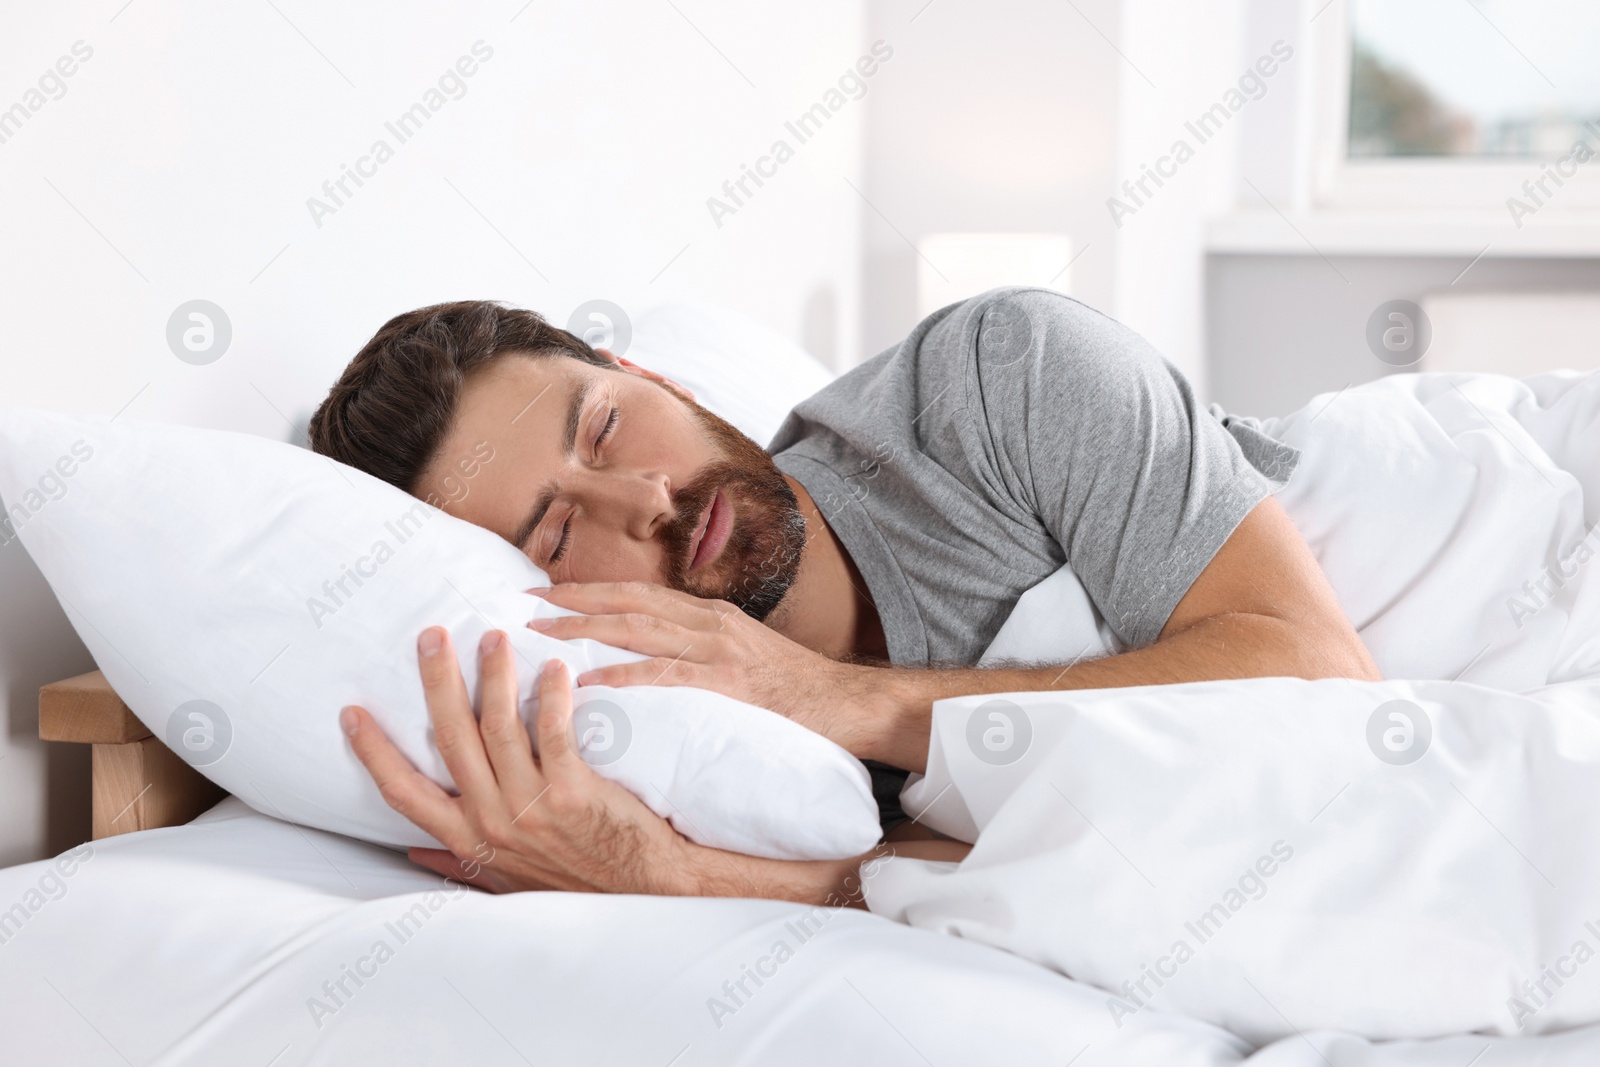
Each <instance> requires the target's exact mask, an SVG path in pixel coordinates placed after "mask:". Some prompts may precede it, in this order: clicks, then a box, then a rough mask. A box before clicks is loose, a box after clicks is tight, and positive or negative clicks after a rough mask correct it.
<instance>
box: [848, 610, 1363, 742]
mask: <svg viewBox="0 0 1600 1067" xmlns="http://www.w3.org/2000/svg"><path fill="white" fill-rule="evenodd" d="M1353 638H1354V634H1353V632H1352V633H1351V634H1350V639H1346V638H1344V637H1343V635H1340V634H1330V635H1324V636H1323V637H1321V638H1319V637H1317V636H1313V635H1307V634H1305V633H1304V632H1303V631H1302V630H1301V629H1300V628H1297V627H1296V626H1294V625H1293V624H1291V623H1288V622H1285V621H1284V620H1282V619H1279V618H1276V617H1273V616H1269V615H1255V614H1248V613H1225V614H1221V615H1214V616H1211V617H1209V618H1206V619H1202V620H1200V621H1199V622H1196V623H1195V624H1193V625H1192V626H1189V627H1188V628H1186V629H1184V630H1181V631H1179V632H1177V633H1175V634H1171V635H1168V636H1166V637H1163V638H1162V639H1161V640H1160V641H1158V642H1157V643H1155V644H1153V645H1150V646H1148V647H1146V648H1141V649H1136V650H1134V651H1131V652H1124V653H1122V654H1120V655H1115V656H1103V657H1100V658H1098V659H1085V660H1081V661H1077V662H1073V663H1067V664H1057V665H1053V666H1047V667H995V668H973V669H926V670H916V669H913V670H906V669H900V668H883V667H862V668H859V671H860V672H861V673H858V674H857V675H856V681H857V684H858V686H859V687H860V690H861V692H862V700H863V704H864V706H865V707H866V708H868V709H869V710H868V718H869V721H870V722H871V723H872V724H873V728H872V729H871V730H869V731H866V732H865V733H864V738H865V741H864V743H863V745H862V746H861V750H860V751H857V752H856V754H857V755H858V756H860V757H861V758H863V759H875V760H880V761H882V762H884V763H888V764H891V765H892V766H895V767H902V768H905V769H906V770H912V771H918V772H923V771H926V769H927V757H928V740H929V737H930V734H931V731H932V721H933V702H934V701H936V700H942V699H944V698H946V697H956V696H971V695H974V694H981V693H1010V692H1034V691H1039V690H1048V689H1110V688H1116V687H1119V686H1135V685H1168V684H1174V683H1178V682H1196V681H1207V680H1211V679H1221V678H1262V677H1272V676H1287V677H1297V678H1362V679H1367V680H1376V679H1378V678H1379V677H1380V676H1379V674H1378V671H1377V668H1376V667H1375V666H1374V665H1373V663H1372V660H1371V658H1370V657H1369V656H1368V655H1367V653H1366V650H1365V649H1364V648H1363V647H1362V646H1361V644H1360V641H1359V640H1358V639H1354V640H1352V639H1353Z"/></svg>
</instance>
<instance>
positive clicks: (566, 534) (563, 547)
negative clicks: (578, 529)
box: [550, 518, 572, 564]
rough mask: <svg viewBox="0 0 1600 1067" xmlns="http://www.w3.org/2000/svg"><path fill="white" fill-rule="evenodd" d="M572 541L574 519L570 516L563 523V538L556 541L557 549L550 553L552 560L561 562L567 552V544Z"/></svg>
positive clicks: (552, 561)
mask: <svg viewBox="0 0 1600 1067" xmlns="http://www.w3.org/2000/svg"><path fill="white" fill-rule="evenodd" d="M571 543H572V520H571V519H570V518H569V519H567V521H566V522H564V523H562V524H561V540H560V541H559V542H557V543H556V550H555V551H554V552H552V553H550V562H551V563H552V564H554V563H560V562H561V557H562V556H565V555H566V554H567V546H568V545H569V544H571Z"/></svg>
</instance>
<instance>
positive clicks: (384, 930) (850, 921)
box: [0, 375, 1600, 1067]
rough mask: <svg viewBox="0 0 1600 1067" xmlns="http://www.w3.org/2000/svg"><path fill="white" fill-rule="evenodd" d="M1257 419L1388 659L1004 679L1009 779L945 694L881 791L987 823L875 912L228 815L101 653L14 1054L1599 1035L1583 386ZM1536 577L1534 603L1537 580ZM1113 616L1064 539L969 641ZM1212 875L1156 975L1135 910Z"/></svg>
mask: <svg viewBox="0 0 1600 1067" xmlns="http://www.w3.org/2000/svg"><path fill="white" fill-rule="evenodd" d="M1267 429H1268V430H1269V432H1273V433H1275V434H1277V435H1279V436H1282V437H1283V438H1284V439H1286V440H1289V441H1290V442H1291V443H1295V444H1297V445H1299V446H1301V447H1303V448H1304V449H1305V450H1306V456H1305V459H1304V461H1303V468H1302V469H1303V470H1304V471H1306V472H1309V476H1308V477H1307V478H1303V479H1299V480H1297V481H1296V482H1293V483H1291V486H1290V487H1289V488H1288V489H1287V490H1285V492H1284V493H1283V494H1280V496H1281V499H1283V502H1284V504H1285V507H1286V509H1287V510H1289V511H1290V513H1291V515H1292V516H1293V517H1294V518H1295V520H1296V522H1297V523H1298V524H1299V525H1300V527H1301V529H1302V531H1303V532H1304V533H1305V534H1306V536H1307V538H1308V541H1310V543H1311V544H1312V546H1313V548H1314V549H1315V550H1316V551H1317V553H1318V556H1319V559H1320V560H1321V561H1322V563H1323V566H1324V568H1325V570H1327V572H1328V573H1329V576H1330V579H1331V580H1332V581H1333V583H1334V586H1335V588H1336V590H1337V591H1338V592H1339V594H1340V597H1341V601H1342V602H1343V603H1344V605H1345V607H1346V609H1347V611H1348V612H1349V614H1350V616H1351V618H1352V620H1353V621H1354V622H1355V623H1356V625H1357V628H1358V629H1359V630H1360V631H1361V633H1362V634H1363V636H1364V638H1365V639H1366V640H1367V642H1368V644H1369V647H1370V648H1371V649H1372V651H1373V654H1374V657H1375V659H1376V660H1377V661H1378V663H1379V665H1380V666H1381V668H1382V669H1383V671H1384V673H1385V675H1386V676H1387V677H1389V678H1391V679H1401V680H1397V681H1389V682H1383V683H1353V682H1346V681H1342V680H1331V681H1328V682H1315V683H1313V682H1299V681H1296V680H1292V679H1250V680H1245V681H1242V682H1221V683H1193V684H1189V685H1183V686H1164V687H1142V688H1139V689H1129V690H1102V691H1096V692H1084V693H1076V694H1074V693H1067V692H1046V693H1034V694H1008V695H1006V698H1005V699H1007V700H1009V702H1010V703H1009V707H1010V708H1012V709H1014V710H1015V713H1020V714H1024V715H1027V716H1028V717H1030V719H1031V721H1032V723H1033V724H1034V731H1033V734H1032V737H1033V741H1032V747H1031V749H1029V750H1028V751H1027V752H1026V753H1025V759H1022V760H1021V761H1020V762H1018V763H1017V764H1016V766H1015V768H1012V769H1011V770H1009V771H1008V772H1007V773H1005V774H999V773H997V772H998V771H999V770H1000V769H1001V768H997V767H996V766H994V765H993V764H991V763H988V762H986V761H984V760H983V759H981V758H975V757H976V752H975V751H974V750H972V748H971V746H970V745H969V744H967V743H966V742H965V741H964V739H965V738H966V737H967V736H968V734H967V731H968V727H969V725H970V723H971V722H972V721H973V720H974V716H977V715H980V714H984V713H985V709H986V708H989V709H990V710H992V705H993V702H994V700H995V699H998V698H993V697H988V698H961V699H956V700H950V701H941V702H940V703H939V704H938V705H936V707H935V721H934V737H933V745H932V748H931V750H930V761H929V769H928V774H927V775H926V776H925V777H923V778H922V779H920V780H916V781H913V782H912V783H911V785H910V786H909V787H908V791H907V793H906V794H905V797H906V799H907V801H908V809H909V810H915V811H917V812H919V813H920V814H919V818H922V819H923V821H925V822H926V823H928V824H929V825H932V826H935V827H936V828H939V829H941V830H943V831H944V832H947V833H949V834H950V835H951V836H954V837H958V838H962V839H964V840H968V841H973V840H976V841H977V844H976V847H975V848H974V850H973V852H972V854H971V855H970V856H969V858H968V860H967V861H964V862H963V863H962V864H959V865H956V864H939V863H932V862H927V861H917V860H910V859H904V858H898V859H893V860H890V861H887V862H886V863H885V864H884V865H883V866H882V867H881V873H878V874H875V875H874V876H873V877H871V878H868V879H866V880H865V881H866V893H867V899H868V903H869V905H870V906H871V909H872V911H871V912H870V913H869V912H862V911H855V910H837V909H826V908H808V907H804V906H800V905H792V904H783V903H777V902H772V901H757V900H737V899H734V900H727V899H718V900H711V899H682V898H647V897H628V896H610V897H605V896H584V895H574V894H561V893H524V894H514V895H508V896H501V897H495V896H490V895H487V894H483V893H480V892H477V891H475V890H469V889H465V888H463V887H460V886H457V885H453V884H450V883H446V882H444V881H441V880H440V879H439V878H438V877H437V876H435V875H433V874H430V873H428V872H426V871H423V870H421V869H419V868H416V867H414V866H412V865H410V864H409V863H407V862H406V860H405V859H404V857H403V855H401V854H399V853H398V852H396V851H393V850H390V849H387V848H383V847H379V846H376V845H371V844H365V843H362V842H360V841H356V840H353V839H351V838H348V837H343V836H340V835H338V834H334V833H328V832H324V831H321V830H316V829H311V828H308V827H306V826H302V825H296V824H294V823H290V822H287V821H283V820H279V819H276V818H273V817H271V816H270V815H268V814H263V813H261V812H259V811H256V810H252V809H251V808H250V807H247V806H246V805H245V804H244V803H243V802H242V801H241V800H240V799H238V798H235V797H226V798H223V799H221V800H220V802H219V801H217V793H216V792H215V791H213V790H210V789H209V787H208V784H207V783H206V782H205V780H204V779H203V778H200V776H199V775H197V774H195V772H193V771H192V770H190V769H189V767H188V766H187V765H185V764H183V763H182V762H181V761H177V760H176V758H175V757H171V754H170V753H164V750H163V748H162V747H161V746H162V742H161V741H160V740H159V739H158V738H155V737H151V736H146V734H147V733H148V731H144V730H143V729H142V728H141V727H140V725H139V722H138V720H136V719H132V718H131V717H130V716H129V715H128V714H127V708H126V706H125V705H123V703H122V701H121V700H120V699H119V698H118V696H117V694H116V692H115V691H114V690H113V689H112V687H111V686H109V685H108V684H106V682H105V680H104V678H96V677H94V676H87V677H84V678H79V679H73V680H66V681H65V682H63V683H61V684H58V685H55V686H51V687H47V688H46V692H45V693H44V694H42V714H41V730H42V731H45V732H47V734H48V736H53V737H56V738H59V739H62V740H66V741H75V742H79V743H92V744H95V745H96V758H95V768H96V781H95V790H96V799H95V810H96V820H95V839H94V840H92V841H90V842H87V843H85V844H84V845H82V846H79V847H78V848H76V849H73V850H69V852H67V853H64V854H63V855H62V856H60V857H57V858H55V859H53V860H45V861H40V862H38V863H32V864H25V865H21V866H17V867H12V868H9V869H6V870H3V871H0V1028H3V1029H0V1032H3V1033H4V1034H5V1038H4V1041H5V1049H6V1058H7V1059H8V1060H14V1061H17V1062H37V1061H62V1062H71V1063H83V1064H99V1063H107V1064H114V1063H129V1064H140V1065H144V1064H186V1063H194V1064H211V1063H228V1064H234V1063H258V1064H264V1065H275V1067H288V1065H291V1064H315V1063H339V1064H363V1063H374V1064H378V1063H382V1064H394V1063H428V1064H436V1063H458V1062H459V1063H463V1064H465V1063H472V1064H497V1063H507V1064H512V1063H546V1062H555V1063H567V1062H576V1063H596V1064H603V1063H619V1064H621V1063H626V1064H647V1065H648V1064H659V1065H662V1067H673V1065H689V1064H696V1063H700V1064H743V1063H752V1064H753V1063H760V1064H785V1063H795V1064H815V1063H831V1062H844V1063H872V1064H901V1063H904V1064H990V1063H1006V1064H1035V1063H1037V1064H1055V1065H1057V1067H1060V1065H1072V1064H1079V1065H1090V1064H1097V1063H1098V1064H1128V1065H1142V1064H1151V1065H1154V1064H1163V1065H1169V1064H1240V1063H1248V1064H1251V1065H1255V1067H1298V1065H1305V1067H1312V1065H1316V1064H1327V1065H1329V1067H1345V1065H1352V1067H1354V1065H1357V1064H1360V1065H1368V1064H1371V1065H1383V1064H1393V1065H1417V1067H1421V1065H1430V1067H1431V1065H1447V1064H1458V1065H1461V1067H1469V1065H1471V1064H1476V1063H1483V1064H1528V1065H1532V1064H1566V1063H1572V1064H1581V1063H1594V1062H1600V964H1595V965H1590V966H1588V967H1587V968H1586V967H1584V964H1585V963H1587V961H1588V960H1589V959H1590V958H1592V957H1593V956H1595V955H1596V953H1595V952H1594V951H1593V950H1592V948H1591V949H1590V950H1589V951H1588V952H1587V953H1583V954H1578V953H1575V952H1574V951H1573V943H1574V941H1575V940H1585V939H1587V941H1588V942H1591V943H1592V944H1600V932H1593V933H1592V932H1590V930H1589V927H1588V926H1587V925H1585V924H1586V923H1588V924H1594V925H1595V928H1596V930H1600V912H1595V910H1594V901H1595V899H1597V897H1600V850H1597V849H1595V848H1594V847H1593V846H1594V842H1595V835H1594V834H1593V831H1592V828H1591V825H1592V824H1591V820H1590V815H1589V813H1591V812H1593V811H1594V810H1596V809H1597V808H1600V580H1597V579H1595V578H1594V577H1593V575H1594V574H1595V573H1600V568H1588V567H1587V566H1586V565H1587V562H1588V560H1589V559H1590V558H1591V556H1592V555H1593V553H1588V552H1583V553H1580V552H1579V551H1578V548H1581V547H1582V546H1584V545H1588V544H1590V542H1591V540H1593V541H1595V543H1597V544H1600V534H1597V533H1596V530H1597V529H1600V526H1597V524H1600V465H1597V456H1600V449H1596V448H1594V442H1595V441H1596V440H1597V439H1600V377H1590V378H1581V377H1579V376H1574V375H1553V376H1544V377H1542V378H1539V379H1532V380H1530V381H1528V382H1515V381H1512V380H1510V379H1496V378H1492V377H1484V378H1469V377H1467V376H1404V378H1403V379H1402V378H1399V377H1397V378H1395V379H1390V380H1388V381H1387V382H1385V383H1377V384H1375V385H1374V386H1372V387H1367V388H1366V389H1364V390H1352V391H1350V392H1349V393H1348V394H1343V395H1336V396H1332V397H1323V398H1318V400H1316V401H1313V403H1312V405H1310V406H1308V408H1307V409H1306V410H1305V411H1303V412H1301V413H1297V414H1296V415H1294V416H1290V417H1288V418H1286V419H1283V420H1271V421H1270V422H1269V424H1268V425H1267ZM1552 490H1553V491H1554V492H1552ZM1396 527H1398V528H1399V529H1400V530H1402V531H1403V532H1404V536H1399V537H1397V536H1396V533H1395V530H1396ZM1574 546H1578V548H1575V547H1574ZM1580 555H1581V556H1582V558H1581V559H1580V558H1579V556H1580ZM1550 568H1555V570H1554V571H1552V570H1550ZM1552 573H1554V574H1556V575H1559V576H1562V577H1561V580H1560V582H1559V587H1557V584H1556V583H1555V581H1554V579H1549V580H1548V581H1547V585H1548V595H1545V596H1541V597H1540V598H1539V599H1538V601H1537V602H1536V603H1535V601H1534V600H1533V599H1532V594H1531V593H1528V592H1527V591H1526V589H1525V587H1524V578H1527V579H1528V585H1529V586H1534V583H1535V582H1536V581H1538V580H1540V576H1541V575H1545V576H1547V577H1548V575H1550V574H1552ZM1508 595H1509V596H1512V597H1516V596H1521V597H1523V598H1526V600H1527V604H1529V605H1532V606H1530V607H1525V608H1524V609H1523V610H1522V611H1518V610H1508V608H1507V605H1506V600H1507V598H1508ZM1041 634H1049V635H1051V636H1050V641H1049V642H1047V643H1045V644H1043V645H1041V644H1040V635H1041ZM1106 640H1107V637H1106V633H1105V630H1104V626H1103V620H1098V619H1096V617H1095V615H1094V612H1093V611H1092V609H1091V606H1090V605H1088V604H1087V601H1086V598H1085V596H1084V594H1083V591H1082V589H1081V587H1080V586H1076V585H1075V583H1074V581H1073V579H1072V576H1071V574H1070V571H1067V570H1065V569H1064V571H1063V572H1062V574H1061V575H1058V576H1057V577H1056V578H1052V579H1050V580H1047V582H1045V583H1044V584H1043V585H1041V586H1040V587H1038V588H1036V589H1035V590H1034V591H1032V592H1030V593H1029V594H1027V595H1025V596H1024V597H1023V599H1022V601H1021V602H1020V603H1019V604H1018V605H1017V609H1016V611H1015V613H1014V614H1013V616H1012V618H1011V619H1010V620H1009V621H1008V623H1007V625H1006V627H1005V628H1003V629H1002V631H1001V634H1000V636H999V637H998V638H997V639H996V643H995V646H994V647H992V648H991V649H990V655H991V656H992V657H994V658H997V659H1038V658H1051V657H1053V658H1055V659H1057V660H1058V661H1059V660H1060V659H1063V658H1066V657H1069V656H1072V655H1078V654H1082V653H1083V651H1084V650H1091V649H1097V650H1099V651H1109V650H1110V649H1109V648H1108V647H1106V645H1105V642H1106ZM1097 642H1100V643H1099V644H1097ZM1396 701H1400V702H1403V703H1405V704H1407V705H1408V706H1409V707H1410V708H1411V709H1413V710H1412V712H1411V714H1413V715H1414V716H1416V719H1415V721H1414V722H1411V723H1410V725H1411V726H1413V727H1421V726H1423V725H1424V724H1425V726H1426V731H1427V732H1426V736H1424V737H1423V739H1422V740H1421V741H1420V742H1418V747H1417V750H1416V752H1415V755H1414V757H1413V756H1404V757H1403V758H1402V757H1401V756H1400V755H1397V750H1389V755H1390V756H1395V757H1396V758H1388V757H1386V755H1385V751H1386V749H1385V746H1386V745H1387V744H1388V740H1387V739H1388V738H1389V737H1390V734H1389V733H1388V732H1386V730H1387V729H1390V727H1388V725H1387V724H1389V723H1390V722H1392V721H1394V720H1392V718H1389V717H1386V715H1392V714H1393V713H1392V711H1390V712H1385V709H1389V708H1391V705H1392V704H1393V703H1394V702H1396ZM1374 722H1376V723H1377V724H1378V725H1377V728H1376V732H1374V728H1373V726H1372V724H1373V723H1374ZM1411 744H1412V738H1411V735H1407V741H1406V745H1407V746H1409V745H1411ZM1219 772H1220V773H1219ZM1280 846H1281V847H1280ZM1258 854H1259V856H1258ZM1291 860H1292V863H1291ZM1269 861H1270V862H1269ZM1241 870H1242V871H1243V873H1242V874H1241ZM1269 870H1270V872H1275V873H1269ZM1257 871H1259V872H1260V874H1259V877H1257V876H1256V875H1254V874H1253V873H1252V872H1257ZM1246 877H1251V878H1254V879H1255V881H1254V882H1251V883H1248V886H1249V887H1250V888H1246V887H1247V883H1246V881H1245V879H1246ZM1235 885H1236V886H1238V887H1239V888H1240V890H1241V891H1242V892H1241V893H1240V894H1239V896H1240V901H1241V903H1240V905H1239V906H1238V907H1234V906H1233V905H1231V904H1225V905H1222V906H1225V913H1223V914H1224V918H1223V919H1222V920H1216V921H1218V922H1221V921H1225V922H1226V923H1227V924H1228V925H1227V926H1226V928H1225V930H1224V931H1223V935H1222V936H1220V937H1219V936H1217V935H1216V931H1215V930H1214V929H1211V930H1208V931H1207V933H1209V934H1210V935H1211V936H1208V937H1206V938H1205V939H1204V940H1205V941H1206V942H1207V943H1208V944H1209V945H1210V948H1209V951H1207V952H1205V953H1202V954H1200V955H1198V956H1196V957H1195V958H1194V959H1193V960H1191V959H1190V958H1189V957H1187V956H1186V957H1184V958H1183V959H1180V960H1179V961H1178V965H1179V967H1180V968H1181V971H1177V972H1173V973H1177V974H1179V977H1177V978H1174V977H1173V973H1169V972H1168V970H1167V969H1166V968H1167V966H1168V964H1169V963H1170V956H1163V955H1162V953H1163V951H1165V950H1166V944H1167V942H1166V940H1165V939H1167V938H1168V935H1169V934H1170V933H1173V932H1175V931H1178V930H1180V929H1183V928H1185V921H1186V919H1189V918H1193V917H1194V916H1196V915H1203V914H1217V911H1216V909H1217V907H1218V906H1219V905H1218V904H1217V903H1216V902H1217V901H1218V900H1222V901H1224V902H1225V901H1226V900H1227V899H1228V894H1230V893H1232V892H1233V888H1232V887H1233V886H1235ZM1256 887H1259V888H1260V892H1259V893H1257V892H1255V888H1256ZM1228 915H1233V916H1236V917H1233V918H1229V917H1227V916H1228ZM1202 925H1204V922H1203V920H1202ZM1578 955H1581V959H1576V961H1575V956H1578ZM1163 960H1167V961H1168V963H1163V962H1162V961H1163ZM1552 974H1553V975H1554V976H1555V978H1556V979H1559V981H1555V980H1553V979H1552V978H1551V977H1550V976H1551V975H1552ZM1161 975H1165V976H1166V978H1167V979H1168V981H1165V982H1163V981H1158V980H1157V979H1158V978H1159V977H1160V976H1161ZM1541 990H1542V993H1543V995H1540V992H1538V991H1541ZM1517 1004H1522V1005H1523V1006H1524V1008H1526V1011H1525V1012H1522V1011H1519V1010H1518V1009H1517V1007H1516V1005H1517Z"/></svg>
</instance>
